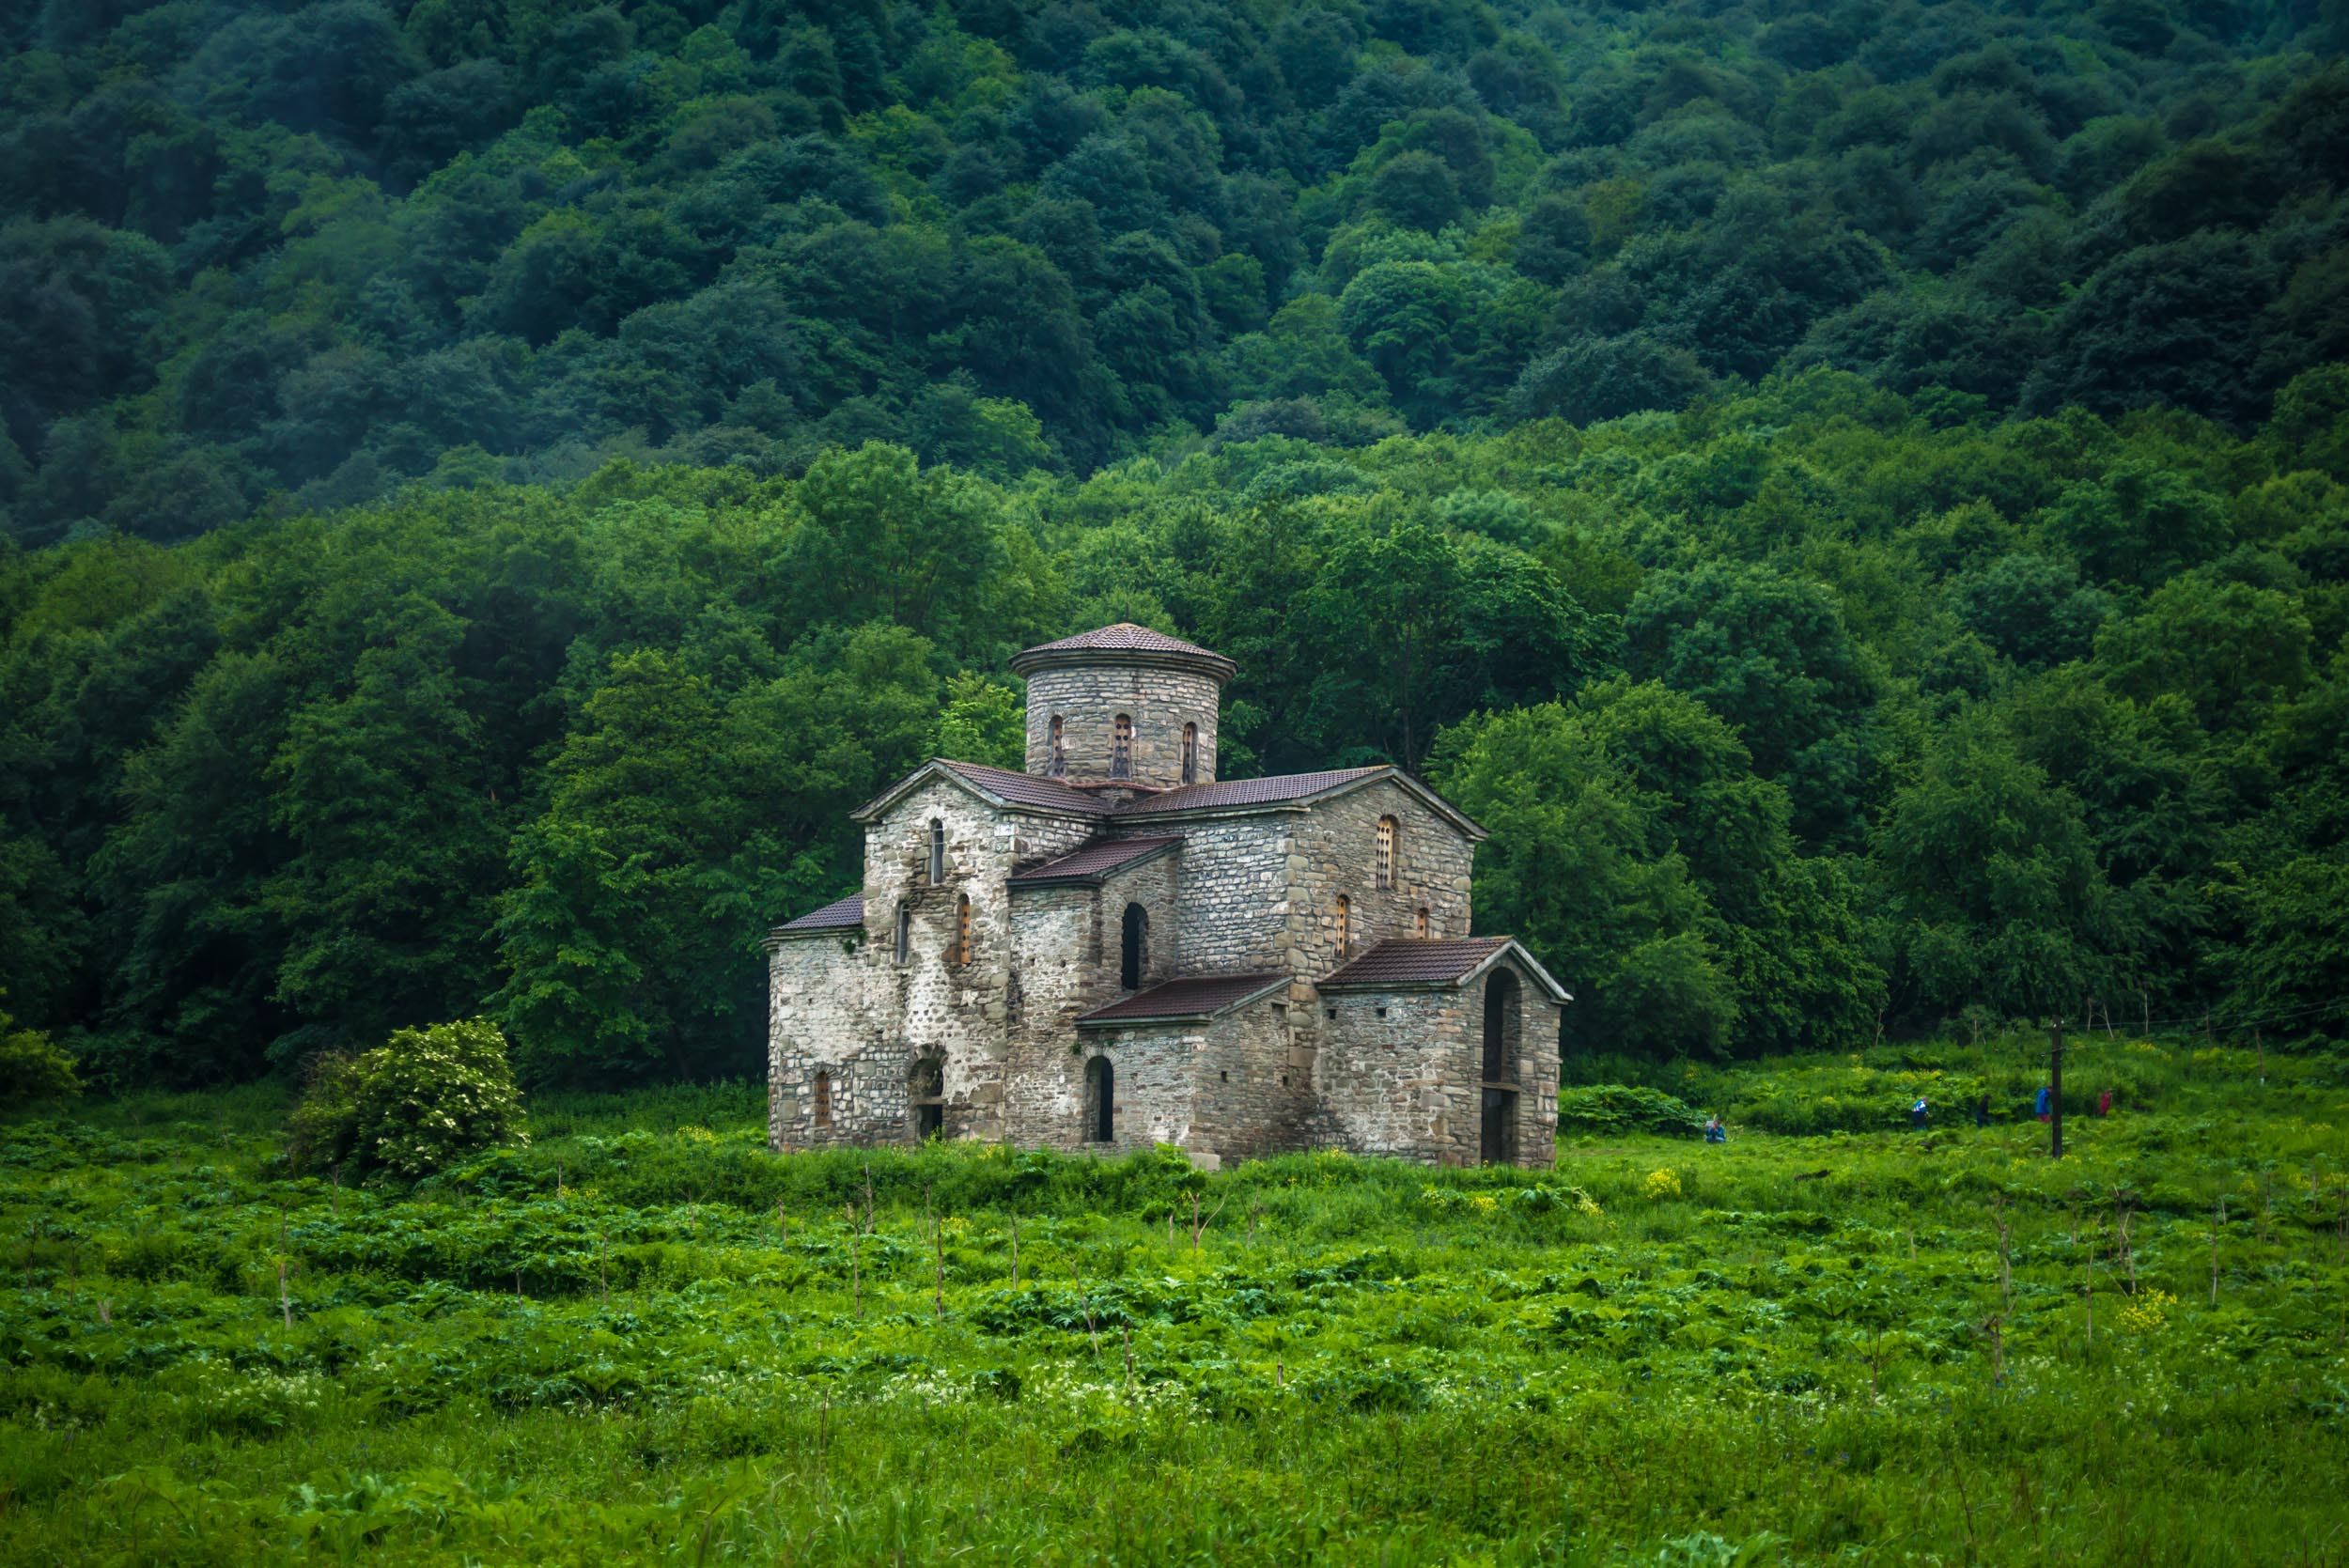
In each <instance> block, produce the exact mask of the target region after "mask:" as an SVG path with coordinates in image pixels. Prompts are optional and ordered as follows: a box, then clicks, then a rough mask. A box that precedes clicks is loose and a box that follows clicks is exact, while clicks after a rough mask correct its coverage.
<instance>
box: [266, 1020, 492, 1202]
mask: <svg viewBox="0 0 2349 1568" xmlns="http://www.w3.org/2000/svg"><path fill="white" fill-rule="evenodd" d="M287 1130H288V1148H287V1154H288V1157H289V1158H290V1159H291V1160H292V1161H293V1163H294V1164H295V1166H296V1167H297V1168H299V1169H306V1170H321V1169H324V1168H326V1167H328V1166H334V1165H341V1164H344V1163H346V1162H350V1163H355V1164H356V1165H357V1166H358V1167H359V1168H360V1169H361V1170H382V1171H389V1172H392V1173H393V1174H395V1175H399V1176H407V1177H418V1176H428V1175H430V1174H432V1173H433V1172H437V1171H442V1170H444V1169H446V1168H447V1167H449V1166H451V1165H454V1164H456V1163H457V1162H458V1161H459V1160H460V1159H462V1158H464V1157H466V1156H468V1155H472V1154H475V1153H478V1152H479V1151H481V1150H483V1149H493V1148H496V1147H498V1146H499V1145H501V1144H507V1143H522V1142H527V1141H528V1134H527V1133H526V1132H525V1131H524V1130H523V1122H522V1104H521V1092H520V1091H519V1090H517V1089H516V1088H515V1086H514V1072H513V1068H512V1066H511V1064H510V1063H508V1061H507V1059H506V1036H505V1035H504V1034H502V1033H500V1032H498V1028H497V1026H496V1025H495V1024H493V1023H491V1022H490V1021H489V1020H488V1019H487V1018H468V1019H466V1020H465V1021H464V1022H462V1023H444V1024H435V1025H433V1026H432V1027H431V1028H429V1029H403V1030H401V1031H399V1032H397V1033H396V1034H394V1035H393V1036H392V1037H391V1040H390V1041H389V1043H387V1044H385V1045H382V1046H380V1047H378V1048H376V1049H374V1050H371V1051H368V1052H367V1053H366V1055H364V1056H360V1057H356V1058H352V1057H335V1056H328V1057H321V1058H319V1060H318V1061H317V1062H316V1063H314V1064H313V1066H312V1069H311V1073H310V1080H309V1083H308V1086H307V1088H306V1089H305V1091H304V1093H303V1097H302V1103H301V1104H300V1105H299V1106H297V1107H296V1108H295V1110H294V1113H293V1116H292V1118H291V1121H290V1123H289V1125H288V1129H287Z"/></svg>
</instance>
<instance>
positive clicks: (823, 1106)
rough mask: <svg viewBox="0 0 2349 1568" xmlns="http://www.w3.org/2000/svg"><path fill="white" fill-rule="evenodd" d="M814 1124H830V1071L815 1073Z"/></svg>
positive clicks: (823, 1125)
mask: <svg viewBox="0 0 2349 1568" xmlns="http://www.w3.org/2000/svg"><path fill="white" fill-rule="evenodd" d="M816 1125H817V1126H819V1127H828V1126H832V1075H831V1074H830V1073H817V1075H816Z"/></svg>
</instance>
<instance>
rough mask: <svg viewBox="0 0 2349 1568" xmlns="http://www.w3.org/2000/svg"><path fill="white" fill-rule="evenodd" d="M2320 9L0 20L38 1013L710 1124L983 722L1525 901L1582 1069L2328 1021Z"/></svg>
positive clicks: (100, 1052)
mask: <svg viewBox="0 0 2349 1568" xmlns="http://www.w3.org/2000/svg"><path fill="white" fill-rule="evenodd" d="M2342 30H2343V23H2342V20H2341V16H2340V15H2339V14H2337V13H2334V12H2323V13H2319V12H2316V11H2310V12H2309V13H2308V14H2302V13H2301V12H2299V11H2295V10H2291V9H2278V8H2253V7H2248V6H2246V7H2241V8H2231V7H2229V6H2227V5H2225V4H2222V3H2218V0H2211V3H2206V4H2195V5H2184V4H2180V5H2175V6H2170V7H2167V8H2165V7H2164V6H2162V5H2160V4H2158V3H2156V0H2103V3H2102V4H2099V5H2096V6H2094V7H2092V8H2078V7H2065V6H2058V7H2033V8H1990V9H1984V8H1977V7H1975V6H1971V5H1964V4H1946V5H1940V6H1933V7H1921V6H1861V5H1849V6H1843V7H1838V8H1832V9H1830V10H1828V11H1826V12H1820V11H1797V10H1795V9H1792V8H1772V7H1767V6H1747V7H1711V8H1704V7H1698V6H1694V5H1680V6H1668V5H1658V6H1642V7H1636V8H1611V7H1609V8H1591V7H1579V8H1525V7H1519V6H1514V5H1508V6H1498V7H1487V6H1481V5H1471V4H1461V3H1448V4H1447V3H1438V0H1394V3H1391V4H1377V5H1371V6H1367V7H1361V6H1350V5H1330V6H1321V7H1304V6H1297V5H1291V4H1285V3H1275V0H1267V3H1265V4H1261V5H1257V6H1253V7H1249V8H1242V7H1239V6H1237V5H1234V4H1222V3H1202V4H1199V5H1196V6H1190V7H1183V6H1151V7H1134V8H1129V9H1128V8H1097V7H1096V6H1094V5H1089V4H1082V3H1066V4H1056V5H1051V6H1043V7H1038V6H1019V5H1012V4H995V3H989V0H970V3H966V4H963V5H960V6H947V7H941V8H934V9H929V10H923V9H920V8H913V7H905V6H900V7H888V6H883V5H880V4H878V3H876V4H871V5H864V6H859V5H855V4H841V5H836V6H826V5H811V6H802V7H799V8H786V7H784V6H781V5H774V4H770V3H768V0H738V3H735V4H728V5H723V6H722V5H717V4H711V3H707V0H685V3H680V4H676V5H670V4H646V5H635V6H609V5H607V6H599V7H589V6H585V5H579V4H565V3H563V0H417V3H415V4H413V5H410V6H398V5H378V4H371V3H367V0H325V3H322V4H315V5H309V6H296V5H291V4H288V5H284V6H239V5H230V4H225V3H219V0H172V3H167V4H163V5H154V6H144V5H140V4H137V3H136V0H110V3H106V4H82V3H69V0H51V3H50V4H49V5H47V6H46V7H45V8H42V9H40V10H39V12H38V13H37V14H32V15H24V14H22V12H21V11H12V12H10V13H9V17H8V19H0V46H5V47H6V48H8V49H10V50H12V51H14V53H13V54H11V55H10V56H9V57H8V60H7V62H6V65H5V69H4V70H0V85H4V86H5V92H6V101H5V107H4V108H0V202H5V204H6V206H7V209H8V211H9V212H10V213H12V214H13V216H12V217H10V218H9V219H8V222H7V223H6V225H5V226H0V287H5V290H6V296H7V298H8V301H9V308H8V310H6V311H5V312H0V399H5V409H4V410H0V413H4V414H5V419H6V432H7V433H6V438H5V441H0V506H5V507H6V508H7V511H6V517H5V522H6V528H5V529H4V530H0V955H5V975H0V985H5V986H6V989H7V996H6V999H5V1001H0V1006H5V1007H6V1008H7V1009H8V1011H9V1012H11V1013H13V1014H15V1015H16V1016H17V1017H19V1018H20V1019H21V1020H22V1021H23V1023H25V1024H26V1025H29V1026H31V1027H35V1028H39V1029H45V1030H49V1031H52V1032H56V1033H58V1034H59V1036H60V1037H61V1038H63V1039H65V1040H67V1041H68V1043H69V1044H70V1046H71V1047H72V1048H74V1049H75V1050H76V1051H77V1052H78V1053H79V1054H80V1055H81V1057H82V1058H83V1061H84V1063H85V1064H86V1067H87V1068H88V1069H89V1070H90V1072H91V1073H92V1074H94V1075H95V1076H96V1077H97V1078H98V1079H101V1081H102V1080H113V1081H117V1082H143V1081H148V1080H152V1079H170V1080H179V1081H200V1080H216V1079H235V1078H241V1077H247V1076H250V1075H253V1074H256V1073H258V1072H262V1071H266V1070H269V1069H271V1068H272V1067H278V1068H286V1067H291V1066H293V1065H294V1064H296V1063H299V1062H300V1061H301V1060H302V1059H303V1057H304V1056H306V1055H307V1054H308V1053H309V1052H311V1051H312V1050H314V1049H317V1048H323V1047H330V1046H339V1045H368V1044H374V1043H377V1042H380V1041H381V1039H382V1038H383V1036H384V1035H385V1034H386V1032H388V1031H389V1030H391V1029H392V1028H395V1027H397V1026H401V1025H406V1024H412V1023H421V1022H429V1021H434V1020H439V1019H445V1018H452V1017H464V1016H469V1015H471V1014H473V1013H475V1012H481V1011H487V1012H489V1013H490V1014H492V1015H493V1016H495V1017H498V1018H499V1019H500V1020H501V1021H502V1022H503V1023H504V1024H505V1025H506V1027H507V1029H508V1030H509V1031H510V1032H512V1034H513V1035H514V1037H515V1038H516V1040H517V1042H518V1043H519V1045H520V1047H521V1050H522V1052H523V1055H524V1059H525V1067H526V1070H527V1071H528V1072H530V1073H531V1074H532V1075H534V1076H535V1077H536V1078H537V1079H540V1080H568V1081H574V1082H585V1083H601V1082H615V1081H630V1080H643V1079H659V1078H664V1077H678V1076H684V1077H702V1076H708V1075H710V1074H713V1073H737V1074H739V1073H744V1072H751V1071H754V1070H756V1064H757V1061H758V1057H757V1042H758V1040H759V1038H760V1035H761V1032H762V1030H761V1026H762V1015H761V1009H760V1001H759V998H760V989H761V984H762V977H761V970H760V966H759V962H758V955H757V948H756V942H757V939H758V936H759V934H760V933H761V932H762V931H763V930H764V929H765V928H766V927H767V926H768V925H769V924H772V923H773V922H774V921H776V920H778V919H781V918H784V917H786V916H788V915H790V914H793V913H797V912H799V911H801V909H804V908H809V907H812V906H813V905H815V904H817V903H820V902H823V901H825V900H827V899H829V898H831V897H832V896H835V895H837V894H838V893H842V892H844V891H847V890H848V889H849V888H852V887H853V886H854V885H855V880H856V870H855V865H856V861H855V851H856V839H855V835H854V833H853V831H852V829H851V828H850V825H849V824H848V823H847V822H846V821H845V820H844V818H843V815H842V814H843V813H844V812H845V811H847V810H848V808H850V807H851V806H853V805H854V804H856V803H857V802H858V801H859V800H862V799H863V798H865V797H866V796H868V795H869V794H871V793H872V792H873V791H874V790H875V789H877V788H878V787H879V785H880V784H882V783H884V782H885V781H886V780H887V779H889V778H890V777H891V776H893V775H894V774H895V773H897V772H899V771H902V770H903V769H904V768H907V767H909V766H910V765H911V764H912V763H913V762H915V761H917V760H919V759H920V758H921V757H923V756H925V755H927V754H930V753H934V752H942V753H951V754H956V755H962V756H969V757H973V758H977V759H981V760H988V759H993V760H1014V759H1016V756H1017V746H1016V740H1015V737H1016V731H1017V720H1018V711H1019V691H1018V689H1017V682H1016V681H1014V680H1013V679H1012V678H1011V677H1010V675H1008V674H1007V672H1006V666H1005V660H1006V658H1007V657H1008V655H1009V653H1010V652H1011V651H1012V650H1014V649H1016V648H1018V647H1019V646H1021V645H1023V644H1029V643H1034V642H1040V641H1044V640H1047V639H1050V638H1052V637H1057V636H1061V635H1065V634H1066V633H1068V632H1071V631H1074V630H1078V629H1083V628H1085V627H1089V626H1093V625H1097V624H1100V623H1102V622H1106V621H1110V620H1116V619H1131V620H1137V621H1143V622H1146V623H1149V624H1152V625H1157V626H1161V627H1164V628H1166V629H1169V630H1174V631H1178V632H1180V633H1182V634H1184V635H1186V636H1189V637H1191V638H1194V639H1196V640H1198V641H1201V642H1204V643H1206V644H1209V645H1211V646H1214V647H1217V648H1219V649H1221V651H1223V652H1225V653H1227V654H1229V655H1230V656H1232V657H1233V658H1234V659H1236V660H1237V661H1238V662H1239V665H1240V670H1241V675H1240V677H1239V679H1238V680H1237V682H1236V683H1235V685H1234V686H1233V688H1232V689H1231V691H1229V692H1228V693H1227V716H1228V722H1227V729H1226V737H1225V751H1224V762H1225V765H1226V771H1227V772H1231V773H1234V774H1238V773H1244V772H1250V771H1259V770H1261V771H1275V770H1287V769H1295V768H1314V767H1321V766H1330V765H1342V764H1346V763H1351V762H1359V761H1364V760H1373V759H1381V758H1383V759H1390V760H1392V761H1395V762H1398V763H1400V764H1402V765H1404V766H1406V767H1408V768H1413V769H1415V770H1419V771H1421V772H1423V773H1424V774H1425V775H1426V776H1427V777H1429V778H1430V779H1431V780H1432V781H1433V782H1434V783H1435V784H1438V785H1439V787H1441V788H1443V789H1445V790H1446V791H1448V792H1450V793H1451V794H1452V795H1453V796H1454V797H1455V799H1456V800H1459V801H1460V802H1461V803H1462V804H1463V805H1464V806H1465V807H1466V808H1467V809H1468V810H1469V811H1470V813H1471V814H1472V815H1476V816H1477V817H1479V818H1480V819H1481V820H1482V821H1484V822H1485V823H1486V825H1487V826H1488V827H1490V828H1491V829H1492V830H1493V837H1492V839H1491V841H1490V842H1489V843H1488V844H1487V845H1486V847H1485V850H1484V852H1483V854H1482V856H1481V859H1480V879H1479V885H1478V889H1477V898H1478V915H1477V923H1478V925H1479V928H1480V929H1483V930H1486V931H1499V930H1504V929H1514V930H1515V931H1516V932H1517V933H1518V934H1519V935H1521V936H1523V937H1524V938H1525V939H1527V940H1528V941H1529V942H1530V943H1532V946H1533V949H1534V951H1535V952H1536V953H1537V954H1538V955H1541V957H1542V958H1543V959H1544V961H1545V962H1546V963H1548V965H1549V966H1550V967H1551V968H1552V969H1553V970H1556V971H1557V972H1558V973H1560V974H1561V976H1562V977H1563V978H1564V979H1565V980H1566V982H1567V984H1568V985H1569V986H1571V987H1572V988H1573V989H1574V990H1575V992H1576V994H1577V996H1578V999H1579V1000H1578V1002H1577V1004H1576V1006H1575V1007H1574V1008H1573V1009H1571V1017H1570V1021H1569V1026H1568V1028H1569V1042H1568V1044H1569V1047H1570V1048H1604V1049H1610V1050H1613V1049H1631V1050H1638V1051H1642V1052H1651V1053H1657V1054H1672V1053H1679V1052H1690V1053H1695V1054H1699V1055H1711V1056H1730V1055H1740V1054H1745V1055H1750V1054H1757V1053H1763V1052H1770V1051H1777V1050H1783V1049H1794V1048H1843V1047H1845V1046H1849V1045H1852V1044H1855V1043H1859V1042H1863V1041H1866V1040H1870V1039H1873V1038H1875V1037H1876V1036H1877V1035H1878V1033H1879V1032H1900V1031H1912V1030H1921V1029H1930V1028H1936V1027H1943V1026H1962V1024H1963V1023H1964V1021H1965V1020H1968V1019H1972V1020H1976V1021H1987V1020H1990V1019H1995V1018H2001V1017H2033V1016H2038V1015H2042V1014H2045V1013H2048V1012H2062V1013H2064V1014H2066V1015H2067V1016H2069V1017H2072V1018H2073V1019H2074V1020H2076V1022H2077V1020H2079V1019H2081V1018H2082V1017H2084V1016H2090V1015H2097V1016H2104V1017H2118V1018H2120V1019H2121V1020H2123V1021H2127V1020H2130V1019H2135V1020H2137V1021H2139V1023H2143V1022H2146V1021H2149V1020H2150V1021H2155V1022H2158V1021H2161V1020H2164V1019H2170V1020H2175V1019H2180V1018H2186V1017H2193V1018H2197V1019H2199V1018H2201V1017H2204V1016H2205V1015H2208V1016H2209V1017H2211V1018H2212V1019H2213V1027H2214V1028H2215V1029H2220V1030H2224V1029H2239V1030H2241V1031H2243V1032H2249V1031H2251V1030H2254V1029H2256V1030H2259V1031H2261V1039H2262V1040H2263V1042H2267V1043H2279V1042H2289V1041H2292V1040H2295V1039H2299V1038H2305V1037H2307V1036H2309V1035H2310V1034H2313V1033H2338V1032H2340V1031H2341V1030H2342V1029H2343V1028H2344V1027H2345V1026H2349V1001H2345V1000H2344V999H2349V913H2345V912H2344V911H2349V654H2344V651H2343V635H2344V629H2345V628H2349V365H2343V363H2342V361H2343V360H2344V358H2349V209H2344V207H2343V203H2342V197H2341V192H2340V191H2339V189H2338V185H2339V182H2340V174H2341V170H2342V169H2344V168H2349V67H2344V66H2342V65H2341V63H2339V61H2338V60H2337V58H2335V53H2334V52H2337V51H2338V49H2339V47H2340V45H2341V42H2342V41H2343V35H2342Z"/></svg>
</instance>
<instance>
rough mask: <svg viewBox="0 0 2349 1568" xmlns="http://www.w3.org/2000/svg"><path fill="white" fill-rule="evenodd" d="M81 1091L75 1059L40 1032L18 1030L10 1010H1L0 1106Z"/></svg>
mask: <svg viewBox="0 0 2349 1568" xmlns="http://www.w3.org/2000/svg"><path fill="white" fill-rule="evenodd" d="M81 1092H82V1080H81V1079H80V1077H79V1076H78V1075H77V1074H75V1072H74V1071H73V1058H72V1057H70V1056H69V1055H68V1054H66V1052H65V1050H64V1049H63V1048H60V1047H59V1046H58V1045H57V1043H56V1042H55V1041H54V1040H52V1039H50V1038H49V1036H48V1035H46V1034H43V1033H41V1032H39V1030H34V1029H19V1028H17V1027H16V1020H15V1019H14V1018H13V1017H9V1016H8V1010H7V1009H5V1008H0V1106H11V1107H13V1106H19V1105H23V1104H24V1103H26V1102H28V1101H32V1100H46V1099H55V1098H58V1097H60V1096H64V1095H71V1094H80V1093H81Z"/></svg>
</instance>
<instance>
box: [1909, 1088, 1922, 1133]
mask: <svg viewBox="0 0 2349 1568" xmlns="http://www.w3.org/2000/svg"><path fill="white" fill-rule="evenodd" d="M1908 1125H1909V1126H1912V1127H1921V1126H1924V1125H1925V1097H1924V1096H1923V1095H1922V1094H1920V1095H1918V1096H1917V1103H1916V1104H1915V1105H1912V1106H1910V1107H1909V1108H1908Z"/></svg>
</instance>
